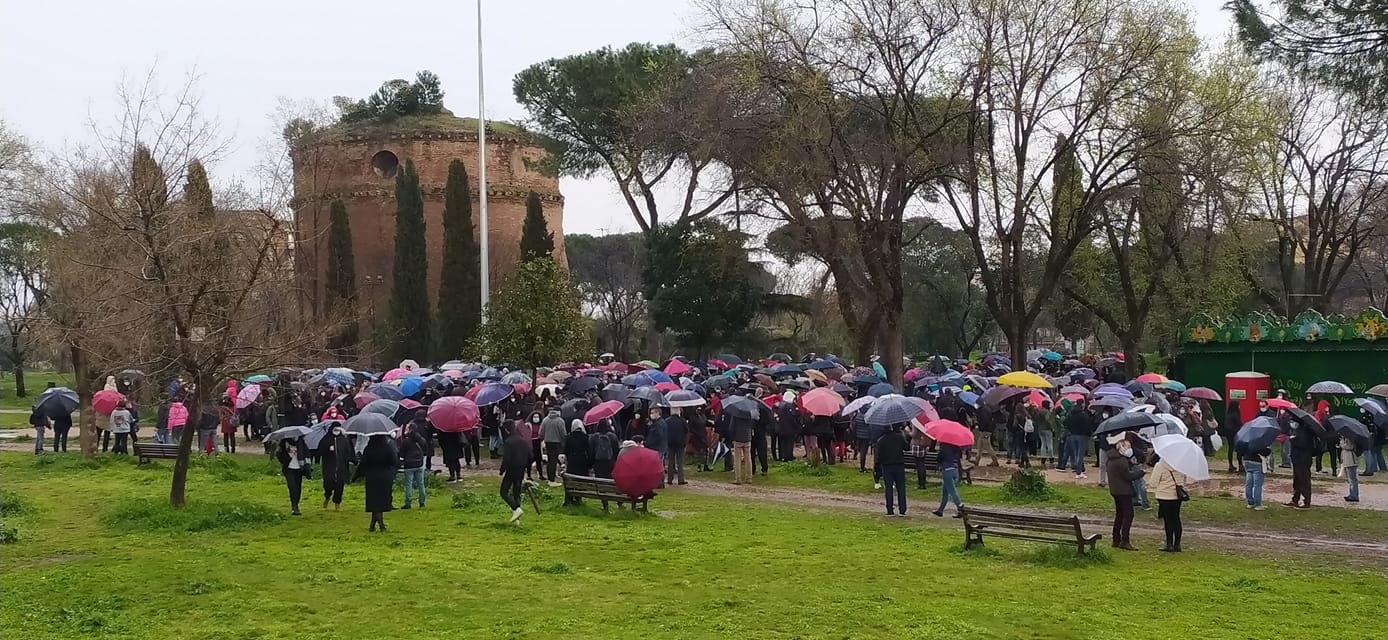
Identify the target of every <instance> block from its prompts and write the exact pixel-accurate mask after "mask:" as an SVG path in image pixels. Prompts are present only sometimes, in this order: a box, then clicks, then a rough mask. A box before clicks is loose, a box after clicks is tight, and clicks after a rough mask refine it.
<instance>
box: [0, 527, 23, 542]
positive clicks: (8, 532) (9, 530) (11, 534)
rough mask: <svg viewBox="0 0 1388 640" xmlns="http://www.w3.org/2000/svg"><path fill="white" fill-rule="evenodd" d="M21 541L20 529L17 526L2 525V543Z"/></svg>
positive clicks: (0, 539)
mask: <svg viewBox="0 0 1388 640" xmlns="http://www.w3.org/2000/svg"><path fill="white" fill-rule="evenodd" d="M16 542H19V529H18V528H17V527H0V544H14V543H16Z"/></svg>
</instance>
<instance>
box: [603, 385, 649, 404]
mask: <svg viewBox="0 0 1388 640" xmlns="http://www.w3.org/2000/svg"><path fill="white" fill-rule="evenodd" d="M642 388H643V389H645V388H648V387H642ZM600 395H601V396H602V399H603V400H626V399H627V396H629V395H631V387H628V386H626V385H624V384H622V383H620V382H613V383H612V384H609V385H607V386H605V387H603V388H602V392H601V394H600Z"/></svg>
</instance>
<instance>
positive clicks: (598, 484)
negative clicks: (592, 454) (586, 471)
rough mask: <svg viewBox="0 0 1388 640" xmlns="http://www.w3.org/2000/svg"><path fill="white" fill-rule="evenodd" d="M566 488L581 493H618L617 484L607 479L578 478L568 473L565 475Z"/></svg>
mask: <svg viewBox="0 0 1388 640" xmlns="http://www.w3.org/2000/svg"><path fill="white" fill-rule="evenodd" d="M564 488H565V489H575V490H580V491H600V492H602V491H606V492H613V493H615V492H616V491H617V483H616V482H613V481H612V480H609V479H607V478H595V477H592V476H576V475H572V474H568V473H566V474H564Z"/></svg>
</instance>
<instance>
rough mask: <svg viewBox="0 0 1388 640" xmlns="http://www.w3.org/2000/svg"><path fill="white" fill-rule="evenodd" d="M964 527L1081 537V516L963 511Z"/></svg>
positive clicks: (966, 508) (979, 510)
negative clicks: (984, 527) (983, 527)
mask: <svg viewBox="0 0 1388 640" xmlns="http://www.w3.org/2000/svg"><path fill="white" fill-rule="evenodd" d="M961 512H962V513H963V514H964V525H965V526H967V527H979V526H987V527H990V528H993V529H1011V530H1014V531H1029V532H1035V533H1055V534H1067V535H1074V536H1077V537H1078V536H1079V535H1080V518H1079V516H1069V517H1061V516H1044V515H1037V514H1031V513H1009V512H1006V511H984V510H981V509H970V508H968V507H965V508H964V509H961Z"/></svg>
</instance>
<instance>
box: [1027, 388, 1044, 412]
mask: <svg viewBox="0 0 1388 640" xmlns="http://www.w3.org/2000/svg"><path fill="white" fill-rule="evenodd" d="M1047 400H1050V397H1049V396H1047V395H1046V394H1044V393H1041V392H1040V391H1032V392H1031V393H1029V394H1027V402H1030V403H1031V406H1033V407H1037V408H1040V407H1041V403H1043V402H1046V401H1047Z"/></svg>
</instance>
